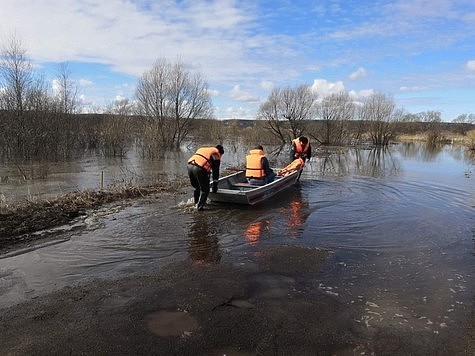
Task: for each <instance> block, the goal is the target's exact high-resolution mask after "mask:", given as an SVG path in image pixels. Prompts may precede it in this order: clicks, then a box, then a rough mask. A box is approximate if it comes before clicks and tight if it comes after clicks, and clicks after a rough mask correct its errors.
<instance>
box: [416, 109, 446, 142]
mask: <svg viewBox="0 0 475 356" xmlns="http://www.w3.org/2000/svg"><path fill="white" fill-rule="evenodd" d="M417 116H418V117H419V120H420V121H421V122H424V123H425V125H426V127H425V131H426V132H427V142H428V143H429V144H432V145H433V144H435V143H438V142H439V141H440V140H441V139H442V137H441V134H442V125H441V123H442V119H441V113H440V111H432V110H429V111H423V112H420V113H418V114H417Z"/></svg>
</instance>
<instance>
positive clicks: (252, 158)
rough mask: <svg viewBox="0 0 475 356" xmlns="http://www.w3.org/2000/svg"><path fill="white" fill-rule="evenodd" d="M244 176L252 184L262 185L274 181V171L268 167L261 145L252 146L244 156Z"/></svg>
mask: <svg viewBox="0 0 475 356" xmlns="http://www.w3.org/2000/svg"><path fill="white" fill-rule="evenodd" d="M246 178H247V181H248V183H249V184H252V185H264V184H267V183H271V182H273V181H274V178H275V172H274V171H273V170H272V168H270V166H269V160H268V159H267V157H266V155H265V153H264V148H263V147H262V146H261V145H258V146H256V147H254V148H253V149H252V150H250V151H249V154H248V155H247V156H246Z"/></svg>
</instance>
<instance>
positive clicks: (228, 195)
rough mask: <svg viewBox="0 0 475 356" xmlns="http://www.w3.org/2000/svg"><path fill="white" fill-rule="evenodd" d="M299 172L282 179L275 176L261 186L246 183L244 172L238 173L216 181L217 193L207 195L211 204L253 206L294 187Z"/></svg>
mask: <svg viewBox="0 0 475 356" xmlns="http://www.w3.org/2000/svg"><path fill="white" fill-rule="evenodd" d="M299 173H300V171H299V170H297V171H294V172H291V173H289V174H288V175H286V176H284V177H279V176H277V177H276V179H275V180H274V181H273V182H272V183H269V184H266V185H262V186H255V185H250V184H248V183H247V180H246V176H245V172H244V171H239V172H237V173H234V174H231V175H229V176H226V177H222V178H220V179H219V180H218V192H217V193H212V192H210V194H209V199H210V200H211V201H212V202H218V203H230V204H244V205H255V204H258V203H260V202H262V201H265V200H268V199H269V198H271V197H273V196H275V195H276V194H279V193H280V192H282V191H284V190H286V189H287V188H289V187H291V186H292V185H294V184H295V183H296V182H297V180H298V178H299Z"/></svg>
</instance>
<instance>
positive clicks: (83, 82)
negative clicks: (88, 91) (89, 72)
mask: <svg viewBox="0 0 475 356" xmlns="http://www.w3.org/2000/svg"><path fill="white" fill-rule="evenodd" d="M78 83H79V86H81V87H91V86H93V85H94V83H93V82H92V81H90V80H89V79H79V81H78Z"/></svg>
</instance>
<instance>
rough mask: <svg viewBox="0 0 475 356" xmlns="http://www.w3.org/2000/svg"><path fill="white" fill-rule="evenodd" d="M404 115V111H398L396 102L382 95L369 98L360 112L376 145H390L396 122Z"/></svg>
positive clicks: (378, 94) (376, 94) (375, 94)
mask: <svg viewBox="0 0 475 356" xmlns="http://www.w3.org/2000/svg"><path fill="white" fill-rule="evenodd" d="M402 114H403V112H402V110H396V105H395V103H394V100H393V99H391V98H389V97H388V96H386V95H385V94H382V93H374V94H372V95H371V96H369V97H368V98H367V99H366V100H365V101H364V103H363V106H362V107H361V111H360V117H361V118H362V119H363V120H365V121H366V122H367V123H368V124H369V134H370V137H371V141H372V142H373V144H375V145H387V144H389V141H390V140H391V139H392V138H393V137H394V135H395V129H396V126H395V122H397V121H398V120H400V118H401V116H402Z"/></svg>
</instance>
